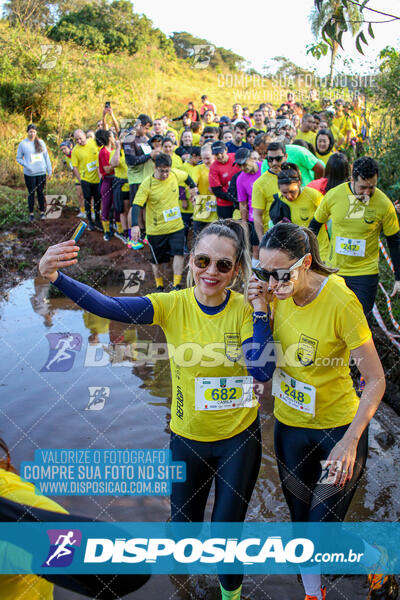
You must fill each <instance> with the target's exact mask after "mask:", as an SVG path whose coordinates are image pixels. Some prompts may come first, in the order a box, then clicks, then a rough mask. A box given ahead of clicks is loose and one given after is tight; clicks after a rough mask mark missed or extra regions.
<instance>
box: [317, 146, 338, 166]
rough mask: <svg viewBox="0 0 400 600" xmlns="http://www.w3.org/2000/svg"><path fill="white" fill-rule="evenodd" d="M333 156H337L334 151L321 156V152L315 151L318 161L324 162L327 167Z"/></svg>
mask: <svg viewBox="0 0 400 600" xmlns="http://www.w3.org/2000/svg"><path fill="white" fill-rule="evenodd" d="M332 154H335V151H334V150H332V152H328V154H319V152H317V151H315V156H316V157H317V158H318V160H322V162H323V163H324V165H325V166H326V163H327V162H328V160H329V159H330V157H331V156H332Z"/></svg>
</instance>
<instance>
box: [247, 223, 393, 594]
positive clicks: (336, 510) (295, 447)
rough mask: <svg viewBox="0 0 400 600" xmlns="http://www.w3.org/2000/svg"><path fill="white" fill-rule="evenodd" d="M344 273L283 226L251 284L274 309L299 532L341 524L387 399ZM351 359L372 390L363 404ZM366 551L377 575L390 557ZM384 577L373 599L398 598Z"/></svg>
mask: <svg viewBox="0 0 400 600" xmlns="http://www.w3.org/2000/svg"><path fill="white" fill-rule="evenodd" d="M336 271H337V269H334V268H330V267H328V266H327V265H325V264H324V263H323V262H322V260H321V257H320V254H319V250H318V243H317V238H316V236H315V235H314V234H313V233H312V231H310V230H309V229H307V228H304V227H300V226H298V225H295V224H294V223H279V224H277V225H275V226H274V227H272V228H271V229H269V230H268V231H267V233H266V234H265V235H264V237H263V239H262V240H261V243H260V264H259V267H258V268H253V273H254V276H253V278H252V279H251V281H250V283H249V291H248V297H249V301H253V300H255V299H256V298H263V299H264V302H265V304H264V310H265V311H268V310H269V308H268V307H269V304H271V306H272V316H273V319H272V323H273V325H272V329H273V339H274V342H275V344H277V343H278V344H279V345H280V349H281V354H280V356H281V358H280V361H279V364H280V367H279V368H278V367H277V368H276V369H275V372H274V374H273V380H272V382H273V383H272V395H273V396H274V404H275V405H274V415H275V419H276V420H275V454H276V459H277V463H278V469H279V475H280V479H281V484H282V489H283V492H284V495H285V499H286V502H287V504H288V507H289V510H290V516H291V520H292V521H294V522H318V521H337V522H341V521H343V519H344V517H345V515H346V512H347V510H348V508H349V505H350V502H351V499H352V497H353V495H354V492H355V490H356V488H357V485H358V482H359V480H360V477H361V475H362V473H363V470H364V466H365V462H366V458H367V451H368V424H369V422H370V420H371V418H372V417H373V415H374V413H375V411H376V409H377V408H378V405H379V403H380V401H381V398H382V396H383V393H384V390H385V375H384V372H383V368H382V365H381V363H380V360H379V357H378V354H377V352H376V349H375V346H374V342H373V339H372V335H371V331H370V329H369V327H368V323H367V320H366V318H365V315H364V313H363V310H362V306H361V304H360V303H359V301H358V300H357V298H356V296H355V294H354V293H353V292H352V291H351V290H350V289H349V288H348V287H347V286H346V284H345V282H344V280H343V279H342V278H341V277H339V276H338V275H336ZM350 356H351V358H352V360H353V361H355V362H356V364H357V366H358V369H359V371H360V372H361V373H362V375H363V376H364V378H365V381H366V385H365V389H364V391H363V394H362V397H361V399H359V398H358V396H357V394H356V392H355V389H354V387H353V382H352V378H351V376H350V370H349V360H350ZM360 543H361V544H362V545H363V546H365V547H364V548H362V550H363V553H364V556H363V561H365V562H364V563H363V564H365V566H366V567H368V568H369V569H370V570H374V571H377V572H378V573H379V565H380V566H382V563H381V562H380V561H381V560H383V555H384V553H383V552H381V551H380V550H379V549H377V548H372V547H371V546H369V545H368V544H366V543H365V542H361V541H360ZM377 565H378V566H377ZM373 567H374V568H373ZM376 577H379V576H378V575H371V576H370V587H371V590H370V592H371V596H368V597H370V598H376V599H377V598H389V597H390V598H394V597H395V596H391V595H387V596H386V595H383V594H382V595H379V593H378V592H377V591H376V592H374V590H377V583H376V582H377V580H376V579H374V578H376ZM302 579H303V584H304V587H305V592H306V600H322V599H324V598H325V589H323V588H321V576H320V574H318V573H315V571H313V572H311V573H310V570H308V571H307V569H302ZM381 580H382V586H383V587H381V589H380V591H381V592H383V591H385V590H386V591H388V592H389V591H390V590H391V589H392V587H393V585H394V584H393V577H392V576H386V577H383V576H381ZM374 586H375V587H374ZM375 594H377V595H375Z"/></svg>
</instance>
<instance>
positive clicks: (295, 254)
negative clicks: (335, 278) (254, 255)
mask: <svg viewBox="0 0 400 600" xmlns="http://www.w3.org/2000/svg"><path fill="white" fill-rule="evenodd" d="M263 248H265V249H271V250H282V251H283V252H286V254H287V255H288V256H289V258H290V259H293V260H294V259H295V258H297V259H300V258H302V257H303V256H304V255H305V254H311V257H312V262H311V266H310V269H311V271H314V272H315V273H319V274H320V275H331V274H332V273H336V272H337V271H338V270H339V269H333V268H331V267H328V266H327V265H326V264H325V263H324V262H323V261H322V259H321V256H320V254H319V247H318V240H317V236H316V235H315V233H313V232H312V231H311V229H308V228H307V227H300V225H295V224H294V223H277V224H276V225H274V226H273V227H271V229H268V231H267V232H266V234H265V235H264V237H263V238H262V240H261V242H260V250H262V249H263Z"/></svg>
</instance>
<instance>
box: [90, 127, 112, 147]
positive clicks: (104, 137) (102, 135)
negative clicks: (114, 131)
mask: <svg viewBox="0 0 400 600" xmlns="http://www.w3.org/2000/svg"><path fill="white" fill-rule="evenodd" d="M110 137H111V131H110V130H109V129H98V130H97V131H96V133H95V134H94V138H95V140H96V144H97V145H98V146H107V144H108V143H109V141H110Z"/></svg>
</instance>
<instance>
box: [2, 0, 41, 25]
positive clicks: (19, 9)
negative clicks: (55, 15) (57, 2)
mask: <svg viewBox="0 0 400 600" xmlns="http://www.w3.org/2000/svg"><path fill="white" fill-rule="evenodd" d="M52 4H53V3H52V2H47V1H46V0H8V2H6V3H5V5H4V16H5V18H6V19H7V20H8V21H9V22H10V23H11V25H14V26H15V25H21V26H22V27H31V28H34V29H39V28H43V27H45V26H46V24H47V23H48V22H49V19H50V15H51V5H52Z"/></svg>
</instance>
